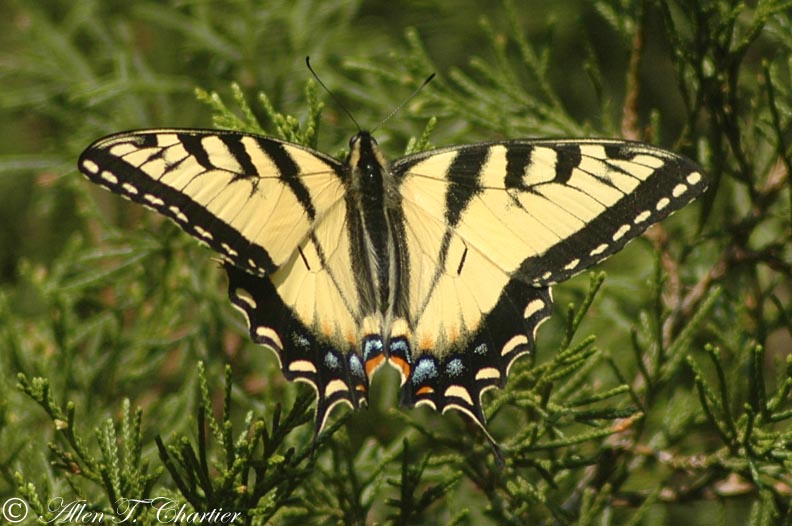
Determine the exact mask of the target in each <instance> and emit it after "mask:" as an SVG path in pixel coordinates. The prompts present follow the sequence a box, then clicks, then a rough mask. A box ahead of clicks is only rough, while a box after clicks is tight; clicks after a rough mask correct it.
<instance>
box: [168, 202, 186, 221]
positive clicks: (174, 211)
mask: <svg viewBox="0 0 792 526" xmlns="http://www.w3.org/2000/svg"><path fill="white" fill-rule="evenodd" d="M168 210H170V212H171V213H172V214H173V216H174V217H175V218H176V219H178V220H179V221H181V222H182V223H186V222H187V221H188V219H187V216H186V215H184V212H182V211H181V210H180V209H179V207H178V206H169V207H168Z"/></svg>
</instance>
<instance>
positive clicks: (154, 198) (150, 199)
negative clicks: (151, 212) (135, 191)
mask: <svg viewBox="0 0 792 526" xmlns="http://www.w3.org/2000/svg"><path fill="white" fill-rule="evenodd" d="M143 199H145V200H146V201H148V202H149V203H151V204H152V205H154V206H162V205H164V204H165V201H163V200H162V199H160V198H159V197H157V196H156V195H154V194H143Z"/></svg>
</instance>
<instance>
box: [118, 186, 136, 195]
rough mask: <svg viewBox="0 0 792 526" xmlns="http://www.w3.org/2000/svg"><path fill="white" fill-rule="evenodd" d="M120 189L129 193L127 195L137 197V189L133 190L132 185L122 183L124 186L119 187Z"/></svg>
mask: <svg viewBox="0 0 792 526" xmlns="http://www.w3.org/2000/svg"><path fill="white" fill-rule="evenodd" d="M121 188H123V189H124V190H126V191H127V193H129V194H131V195H137V194H138V189H137V188H135V187H134V186H132V185H131V184H129V183H124V184H122V185H121Z"/></svg>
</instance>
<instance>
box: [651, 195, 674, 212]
mask: <svg viewBox="0 0 792 526" xmlns="http://www.w3.org/2000/svg"><path fill="white" fill-rule="evenodd" d="M669 204H671V200H670V199H669V198H667V197H663V198H662V199H660V200H659V201H658V202H657V206H656V207H655V208H657V209H658V210H662V209H663V208H665V207H667V206H668V205H669Z"/></svg>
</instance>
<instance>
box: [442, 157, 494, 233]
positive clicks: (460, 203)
mask: <svg viewBox="0 0 792 526" xmlns="http://www.w3.org/2000/svg"><path fill="white" fill-rule="evenodd" d="M488 154H489V148H465V149H461V150H459V152H458V153H457V155H456V156H455V157H454V160H453V161H452V162H451V165H450V166H449V168H448V171H447V172H446V174H445V177H446V179H448V181H449V184H448V188H447V189H446V221H447V222H448V225H449V227H451V228H453V227H454V226H456V225H457V223H459V220H460V219H461V218H462V214H463V212H464V211H465V208H466V207H467V205H468V203H469V202H470V200H471V199H473V197H475V195H476V194H478V193H479V192H481V186H480V183H479V177H480V175H481V168H482V167H483V166H484V163H485V161H486V160H487V156H488Z"/></svg>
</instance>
